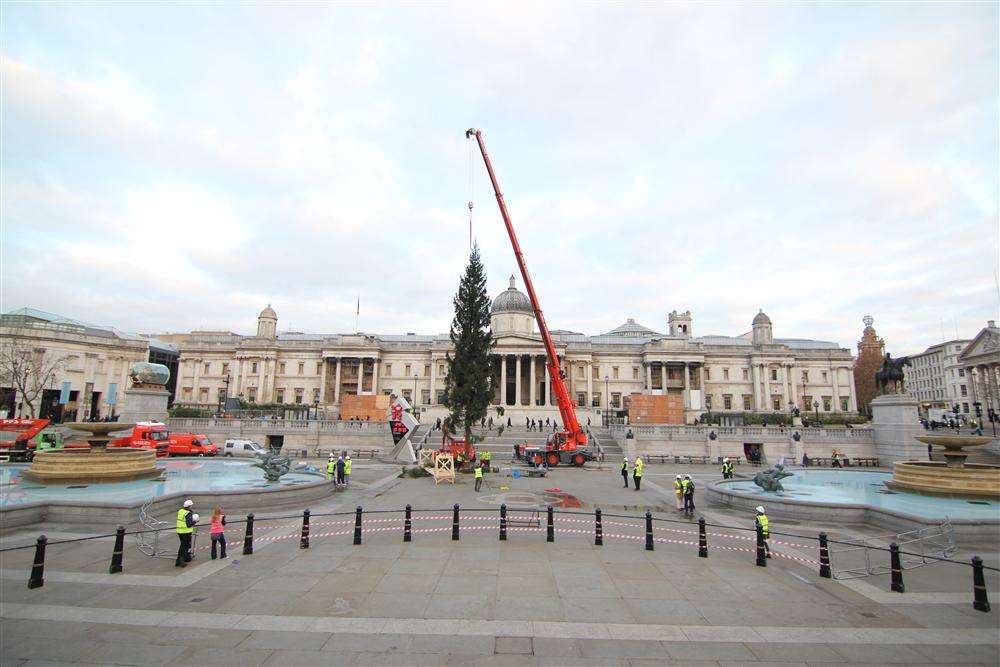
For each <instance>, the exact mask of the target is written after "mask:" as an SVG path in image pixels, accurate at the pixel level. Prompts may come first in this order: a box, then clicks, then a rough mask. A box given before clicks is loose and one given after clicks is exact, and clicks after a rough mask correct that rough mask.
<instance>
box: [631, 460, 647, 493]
mask: <svg viewBox="0 0 1000 667" xmlns="http://www.w3.org/2000/svg"><path fill="white" fill-rule="evenodd" d="M644 467H645V464H643V462H642V457H641V456H637V457H635V466H634V467H633V468H632V481H633V482H635V490H636V491H638V490H639V485H640V484H642V469H643V468H644Z"/></svg>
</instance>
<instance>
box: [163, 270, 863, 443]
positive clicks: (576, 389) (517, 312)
mask: <svg viewBox="0 0 1000 667" xmlns="http://www.w3.org/2000/svg"><path fill="white" fill-rule="evenodd" d="M492 308H493V310H492V318H491V321H492V331H493V336H494V339H495V341H496V347H495V348H494V350H495V354H494V367H495V369H496V377H497V378H498V379H499V384H498V386H497V391H496V399H495V400H496V404H497V405H502V406H505V408H506V410H505V414H506V415H508V416H510V417H512V418H514V419H515V420H523V419H524V418H525V417H526V416H527V417H533V418H537V417H541V418H542V419H544V418H545V417H557V416H558V410H557V408H556V407H555V397H554V395H553V393H552V390H551V384H550V381H549V380H550V379H549V375H548V371H547V368H546V364H545V348H544V347H543V345H542V342H541V338H540V337H539V335H538V333H537V330H536V327H535V318H534V314H533V311H532V308H531V303H530V302H529V300H528V297H527V296H525V294H524V293H523V292H521V291H520V290H518V289H517V288H516V287H515V285H514V278H513V277H511V280H510V287H509V288H508V289H506V290H505V291H503V292H502V293H501V294H499V295H498V296H497V297H496V299H495V300H494V301H493V307H492ZM257 322H258V324H257V334H256V335H255V336H243V335H239V334H234V333H230V332H218V331H193V332H191V333H189V334H174V335H166V336H163V335H161V336H158V337H159V338H161V339H164V340H168V341H169V342H171V343H174V344H176V345H178V347H179V348H180V364H179V371H178V378H177V398H176V402H177V403H178V404H181V405H191V406H202V407H206V408H212V407H215V406H217V405H218V404H219V402H220V400H221V399H222V397H224V396H225V395H226V392H227V382H228V395H230V396H240V397H242V398H244V399H245V400H247V401H249V402H252V403H258V404H260V403H291V404H305V405H316V406H318V407H320V408H322V409H323V410H324V413H325V414H326V415H327V416H333V415H338V414H339V407H340V404H341V398H342V397H343V396H345V395H350V394H397V395H402V396H403V397H404V398H406V399H407V400H409V401H410V402H411V403H412V402H414V400H415V403H416V405H417V406H419V407H420V409H421V411H422V412H423V413H424V415H425V419H426V418H428V417H429V418H432V419H433V418H435V417H437V416H442V415H444V414H445V410H444V408H443V406H441V396H442V394H443V392H444V386H445V382H444V380H445V374H446V372H447V364H446V362H445V356H446V355H447V354H448V352H449V351H450V350H451V342H450V340H449V337H448V335H447V334H438V335H434V336H424V335H414V334H406V335H398V334H304V333H281V334H279V333H277V327H278V316H277V314H276V313H275V311H274V310H273V309H272V308H271V307H270V306H268V307H267V308H265V309H264V310H263V311H261V313H260V316H259V317H258V320H257ZM666 324H667V332H666V333H659V332H657V331H654V330H652V329H649V328H647V327H645V326H642V325H641V324H638V323H636V322H635V321H634V320H632V319H629V320H627V321H626V322H625V323H624V324H622V325H621V326H619V327H617V328H616V329H614V330H612V331H609V332H607V333H605V334H601V335H597V336H587V335H585V334H582V333H576V332H572V331H562V330H556V331H553V338H554V340H555V345H556V349H557V351H558V354H559V357H560V360H561V362H562V368H563V371H564V372H565V374H566V382H567V385H568V388H569V392H570V396H572V398H573V400H574V401H575V402H576V404H577V405H578V406H579V408H583V410H582V411H581V419H583V420H585V419H586V418H587V417H593V418H595V419H598V420H599V419H600V415H602V414H605V413H611V414H612V415H615V416H620V415H624V414H625V412H624V411H625V410H627V408H628V402H629V396H630V395H631V394H634V393H642V394H663V393H669V394H678V395H680V396H681V397H682V400H683V406H684V419H685V421H686V422H688V423H691V422H693V421H695V420H696V419H697V418H698V416H699V415H700V414H701V413H702V412H704V411H706V410H712V411H732V412H744V411H757V412H771V411H776V412H787V411H788V410H789V409H790V407H791V406H793V405H794V406H796V407H799V408H800V409H801V410H803V412H805V411H813V410H818V411H819V412H823V413H829V412H847V413H849V412H855V411H856V410H857V404H856V401H855V393H854V382H853V376H852V369H853V365H854V357H853V356H852V355H851V352H850V350H848V349H845V348H841V347H840V346H839V345H837V344H836V343H832V342H826V341H817V340H806V339H798V338H775V337H774V335H773V332H772V324H771V320H770V318H768V316H767V315H765V314H764V313H763V312H760V313H758V314H757V315H756V316H754V317H753V322H752V329H751V331H750V332H748V333H747V334H744V335H742V336H735V337H733V336H717V335H708V336H695V335H694V329H693V320H692V317H691V313H690V312H683V313H679V312H677V311H674V312H672V313H670V314H669V315H668V318H667V323H666ZM339 416H340V417H342V418H345V419H347V418H350V417H351V415H346V414H345V415H339Z"/></svg>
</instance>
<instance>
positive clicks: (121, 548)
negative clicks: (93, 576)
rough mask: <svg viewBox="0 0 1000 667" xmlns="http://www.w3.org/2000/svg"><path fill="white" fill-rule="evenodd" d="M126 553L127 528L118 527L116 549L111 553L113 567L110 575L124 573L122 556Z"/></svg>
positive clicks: (109, 571) (109, 572)
mask: <svg viewBox="0 0 1000 667" xmlns="http://www.w3.org/2000/svg"><path fill="white" fill-rule="evenodd" d="M124 553H125V526H118V530H116V531H115V548H114V551H112V552H111V567H109V568H108V574H118V573H119V572H121V571H122V554H124Z"/></svg>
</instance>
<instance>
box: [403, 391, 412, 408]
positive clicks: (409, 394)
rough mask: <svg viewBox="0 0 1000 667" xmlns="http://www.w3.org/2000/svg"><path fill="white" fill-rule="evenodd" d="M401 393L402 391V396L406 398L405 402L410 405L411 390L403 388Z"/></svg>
mask: <svg viewBox="0 0 1000 667" xmlns="http://www.w3.org/2000/svg"><path fill="white" fill-rule="evenodd" d="M402 393H403V398H404V399H405V400H406V402H407V403H410V405H412V404H413V392H412V391H410V390H409V389H404V390H403V392H402Z"/></svg>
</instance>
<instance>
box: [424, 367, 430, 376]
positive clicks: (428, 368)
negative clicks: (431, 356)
mask: <svg viewBox="0 0 1000 667" xmlns="http://www.w3.org/2000/svg"><path fill="white" fill-rule="evenodd" d="M430 376H431V365H430V364H424V377H425V378H429V377H430Z"/></svg>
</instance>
